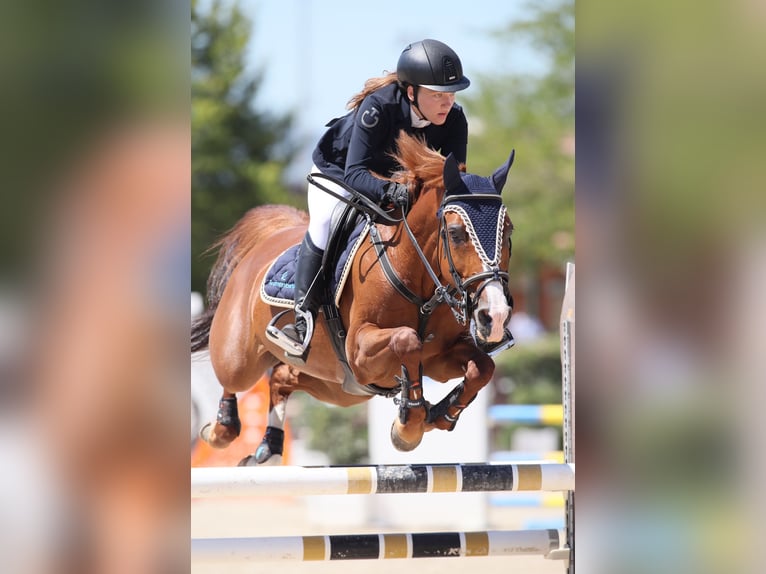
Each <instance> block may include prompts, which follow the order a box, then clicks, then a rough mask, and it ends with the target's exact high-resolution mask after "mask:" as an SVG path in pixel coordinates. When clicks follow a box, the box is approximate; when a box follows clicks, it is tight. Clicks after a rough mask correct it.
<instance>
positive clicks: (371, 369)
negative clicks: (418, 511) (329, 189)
mask: <svg viewBox="0 0 766 574" xmlns="http://www.w3.org/2000/svg"><path fill="white" fill-rule="evenodd" d="M396 159H397V161H398V163H399V164H400V165H401V166H402V170H401V171H399V172H397V173H395V174H393V176H392V178H391V179H392V180H394V181H399V182H401V183H405V184H406V185H407V186H408V188H409V190H410V196H411V203H412V205H411V207H409V208H407V207H404V208H402V209H401V211H402V212H403V213H402V215H401V217H396V218H393V217H390V218H385V219H384V221H378V222H375V223H372V222H371V225H370V229H369V234H368V235H369V241H367V240H365V241H364V242H363V243H361V244H360V246H359V247H358V248H357V250H356V252H355V253H354V254H353V255H352V257H353V259H352V260H351V263H350V271H349V273H348V278H347V280H346V281H345V284H344V285H343V287H342V292H341V296H340V302H339V304H338V307H337V309H338V311H339V317H340V321H342V325H343V326H344V331H345V355H346V357H345V361H344V360H343V358H340V359H337V358H336V357H337V355H336V352H335V350H334V347H333V344H332V341H331V340H330V337H331V336H333V334H334V332H333V331H332V330H331V329H330V326H329V324H328V317H327V314H328V313H327V307H326V306H324V307H323V308H322V310H323V312H322V313H321V314H320V315H318V317H317V321H316V326H315V330H314V335H313V339H312V341H311V346H310V349H309V351H308V353H307V354H306V355H305V356H304V357H303V358H299V357H293V356H291V355H287V354H285V353H284V351H282V350H281V349H280V348H279V347H278V346H277V345H276V344H274V343H273V342H271V341H270V340H269V338H268V337H267V336H266V335H265V331H266V329H267V327H268V326H269V324H270V322H272V321H273V319H274V317H275V316H277V314H279V313H280V312H282V313H284V309H280V308H278V307H273V306H271V305H270V304H268V303H266V302H265V301H264V300H263V298H262V297H261V295H260V288H261V284H262V282H263V281H264V277H265V275H266V273H267V270H268V269H269V267H270V266H271V264H272V263H273V262H274V261H275V259H276V258H277V257H278V256H279V255H280V254H282V253H283V252H284V251H285V250H287V249H288V248H290V247H291V246H294V245H295V244H297V243H299V242H300V241H301V239H302V238H303V235H304V233H305V232H306V228H307V221H308V217H307V215H306V214H305V213H304V212H302V211H299V210H297V209H294V208H291V207H287V206H278V205H266V206H261V207H257V208H254V209H251V210H250V211H249V212H248V213H246V214H245V216H244V217H243V218H242V219H240V221H239V222H238V223H237V224H236V225H235V226H234V227H233V228H232V230H231V231H229V232H228V233H227V234H226V235H224V236H223V237H222V238H221V239H220V240H219V241H218V242H217V243H216V244H215V245H214V248H215V247H218V248H219V254H218V260H217V261H216V263H215V265H214V267H213V269H212V271H211V274H210V277H209V279H208V293H207V297H208V310H207V311H206V313H205V314H204V315H203V316H202V317H201V318H200V319H198V320H197V321H196V322H195V324H194V325H193V327H192V350H193V351H198V350H202V349H204V348H209V351H210V359H211V361H212V365H213V368H214V370H215V373H216V376H217V378H218V380H219V382H220V383H221V386H222V387H223V395H222V398H221V401H220V403H219V411H218V416H217V419H216V421H215V422H211V423H207V424H206V425H205V426H204V427H203V428H202V430H201V431H200V436H201V438H202V439H203V440H205V441H206V442H207V443H209V444H210V445H211V446H214V447H217V448H224V447H226V446H228V445H229V444H230V443H231V442H232V441H233V440H234V439H235V438H236V437H237V436H238V435H239V433H240V429H241V423H240V420H239V416H238V414H237V408H236V401H237V398H236V395H235V393H237V392H242V391H246V390H248V389H249V388H250V387H251V386H252V385H254V384H255V383H256V382H257V381H258V380H259V379H260V378H261V376H262V375H263V374H264V373H265V372H267V371H268V370H269V369H271V373H270V376H269V387H270V397H271V404H270V406H269V421H268V427H267V431H266V434H265V436H264V438H263V442H262V443H261V445H260V446H259V447H258V449H257V450H256V452H255V453H254V454H253V455H250V456H249V457H247V458H246V459H244V460H243V461H242V462H241V463H240V464H252V463H256V464H257V463H263V462H265V461H266V460H268V459H269V458H271V456H272V455H277V454H281V453H282V441H283V436H284V434H283V431H282V429H283V426H284V420H285V406H286V401H287V398H288V397H289V395H290V394H291V393H293V392H295V391H304V392H306V393H308V394H310V395H312V396H313V397H315V398H316V399H318V400H320V401H324V402H327V403H332V404H335V405H339V406H349V405H354V404H358V403H361V402H364V401H367V400H369V399H370V398H371V397H372V396H375V395H379V394H381V395H384V396H388V397H394V395H396V394H401V397H397V398H395V399H394V400H396V401H397V402H398V404H399V407H400V410H399V415H398V416H397V417H396V418H395V420H394V421H393V425H392V428H391V440H392V442H393V444H394V446H395V447H396V448H397V449H399V450H404V451H408V450H412V449H414V448H415V447H416V446H417V445H418V444H419V443H420V441H421V439H422V437H423V433H425V432H427V431H430V430H432V429H435V428H438V429H442V430H452V429H453V428H454V426H455V424H456V422H457V419H458V417H459V415H460V413H461V411H462V410H463V409H464V408H465V407H466V406H468V404H469V403H470V402H471V401H472V400H473V399H474V397H475V396H476V394H477V393H478V392H479V390H480V389H481V388H482V387H484V386H485V385H486V384H487V383H488V382H489V381H490V379H491V377H492V374H493V372H494V368H495V364H494V361H493V360H492V357H491V356H490V354H489V353H490V352H491V350H494V349H492V348H493V347H498V346H499V344H500V343H505V345H504V348H507V347H508V346H510V345H511V344H512V338H511V337H510V333H509V332H508V331H507V329H506V325H507V323H508V321H509V319H510V316H511V307H512V299H511V297H510V294H509V292H508V264H509V260H510V256H511V241H510V235H511V231H512V224H511V221H510V219H509V217H508V215H507V213H506V209H505V206H504V205H503V204H502V198H501V196H500V193H501V191H502V188H503V186H504V185H505V180H506V177H507V174H508V170H509V168H510V166H511V164H512V162H513V153H512V154H511V156H510V157H509V159H508V162H507V163H506V164H504V165H503V166H502V167H500V168H499V169H498V170H497V171H496V172H495V173H494V174H493V175H492V176H491V177H489V178H488V177H481V176H477V175H473V174H465V173H461V171H460V166H458V164H457V162H456V161H455V160H454V158H452V157H451V156H449V157H447V158H446V159H445V158H444V157H443V156H442V155H440V154H439V153H438V152H435V151H433V150H431V149H429V148H428V147H427V146H425V145H424V144H423V143H422V142H421V141H420V140H418V139H416V138H414V137H412V136H408V135H406V134H402V135H401V136H400V138H399V142H398V152H397V155H396ZM389 213H391V214H399V213H400V210H399V208H396V209H395V210H394V211H392V212H389ZM290 313H291V312H290ZM277 320H278V319H277ZM341 349H343V346H342V345H341ZM493 354H494V353H493ZM344 363H345V364H344ZM423 376H428V377H430V378H432V379H434V380H436V381H440V382H446V381H448V380H450V379H455V378H459V377H462V382H460V383H459V384H457V385H456V387H455V388H454V389H453V390H452V391H451V392H450V393H449V394H448V395H447V396H445V397H444V398H443V399H442V400H441V401H440V402H439V403H438V404H435V405H431V404H430V403H429V402H428V401H426V400H425V398H424V397H423V394H422V378H423Z"/></svg>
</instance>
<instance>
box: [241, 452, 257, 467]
mask: <svg viewBox="0 0 766 574" xmlns="http://www.w3.org/2000/svg"><path fill="white" fill-rule="evenodd" d="M237 466H258V461H257V460H256V459H255V457H254V456H253V455H252V454H248V455H247V456H246V457H245V458H243V459H242V460H240V461H239V463H238V464H237Z"/></svg>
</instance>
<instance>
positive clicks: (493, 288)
mask: <svg viewBox="0 0 766 574" xmlns="http://www.w3.org/2000/svg"><path fill="white" fill-rule="evenodd" d="M473 318H474V321H475V323H476V335H477V337H478V338H479V340H481V341H483V342H487V343H497V342H499V341H502V340H503V337H504V336H505V327H506V325H507V324H508V321H510V320H511V307H510V305H508V300H507V299H506V297H505V290H504V289H503V285H502V283H500V281H492V282H490V283H489V284H488V285H487V286H486V288H485V289H483V290H482V292H481V295H480V297H479V301H478V303H477V305H476V310H475V311H474V316H473Z"/></svg>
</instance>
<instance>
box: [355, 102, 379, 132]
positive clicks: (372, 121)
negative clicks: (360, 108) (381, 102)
mask: <svg viewBox="0 0 766 574" xmlns="http://www.w3.org/2000/svg"><path fill="white" fill-rule="evenodd" d="M379 114H380V110H378V108H375V107H372V108H370V109H369V110H364V113H363V114H362V118H361V120H359V121H361V122H362V125H363V126H364V127H366V128H374V127H375V126H377V125H378V122H379V121H380V115H379Z"/></svg>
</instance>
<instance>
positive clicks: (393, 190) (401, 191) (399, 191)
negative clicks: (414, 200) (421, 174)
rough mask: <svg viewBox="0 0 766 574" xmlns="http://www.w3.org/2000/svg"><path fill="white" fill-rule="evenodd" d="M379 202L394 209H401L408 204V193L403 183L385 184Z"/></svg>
mask: <svg viewBox="0 0 766 574" xmlns="http://www.w3.org/2000/svg"><path fill="white" fill-rule="evenodd" d="M380 202H381V204H383V205H389V204H390V205H394V206H396V207H403V206H406V205H407V204H408V203H409V202H410V192H409V190H408V189H407V186H406V185H404V184H403V183H396V182H395V181H392V182H390V183H388V184H386V191H385V193H384V194H383V198H382V199H381V201H380Z"/></svg>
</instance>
